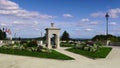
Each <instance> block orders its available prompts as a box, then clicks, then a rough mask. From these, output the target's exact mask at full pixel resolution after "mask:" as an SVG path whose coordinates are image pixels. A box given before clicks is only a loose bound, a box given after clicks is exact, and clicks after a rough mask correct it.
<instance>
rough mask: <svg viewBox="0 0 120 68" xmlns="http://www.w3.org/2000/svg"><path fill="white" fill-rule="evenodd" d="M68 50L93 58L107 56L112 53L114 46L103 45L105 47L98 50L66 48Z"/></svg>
mask: <svg viewBox="0 0 120 68" xmlns="http://www.w3.org/2000/svg"><path fill="white" fill-rule="evenodd" d="M66 50H68V51H70V52H73V53H76V54H80V55H83V56H86V57H89V58H92V59H97V58H106V56H107V55H108V54H109V53H110V51H111V50H112V48H111V47H103V48H99V49H98V50H97V51H96V52H90V51H85V50H81V49H77V48H70V49H66Z"/></svg>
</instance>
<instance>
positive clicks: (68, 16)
mask: <svg viewBox="0 0 120 68" xmlns="http://www.w3.org/2000/svg"><path fill="white" fill-rule="evenodd" d="M63 17H66V18H70V17H73V16H72V15H71V14H63Z"/></svg>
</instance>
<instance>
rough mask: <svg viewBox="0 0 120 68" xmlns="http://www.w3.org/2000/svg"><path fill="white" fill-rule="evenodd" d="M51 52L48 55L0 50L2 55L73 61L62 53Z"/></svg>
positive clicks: (15, 50)
mask: <svg viewBox="0 0 120 68" xmlns="http://www.w3.org/2000/svg"><path fill="white" fill-rule="evenodd" d="M51 51H52V52H50V53H44V52H31V51H27V50H18V49H5V48H0V53H4V54H12V55H22V56H31V57H39V58H50V59H58V60H73V59H74V58H71V57H69V56H66V55H64V54H62V53H59V52H57V51H55V50H51Z"/></svg>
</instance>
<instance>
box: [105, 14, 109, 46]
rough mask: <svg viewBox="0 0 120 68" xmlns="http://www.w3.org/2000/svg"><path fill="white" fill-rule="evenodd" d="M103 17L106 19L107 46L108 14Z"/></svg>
mask: <svg viewBox="0 0 120 68" xmlns="http://www.w3.org/2000/svg"><path fill="white" fill-rule="evenodd" d="M105 17H106V44H107V45H108V18H109V15H108V13H106V15H105Z"/></svg>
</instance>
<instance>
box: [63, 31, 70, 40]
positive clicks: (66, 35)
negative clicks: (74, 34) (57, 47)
mask: <svg viewBox="0 0 120 68" xmlns="http://www.w3.org/2000/svg"><path fill="white" fill-rule="evenodd" d="M61 40H63V41H69V40H70V38H69V33H68V32H67V31H64V32H63V34H62V37H61Z"/></svg>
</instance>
